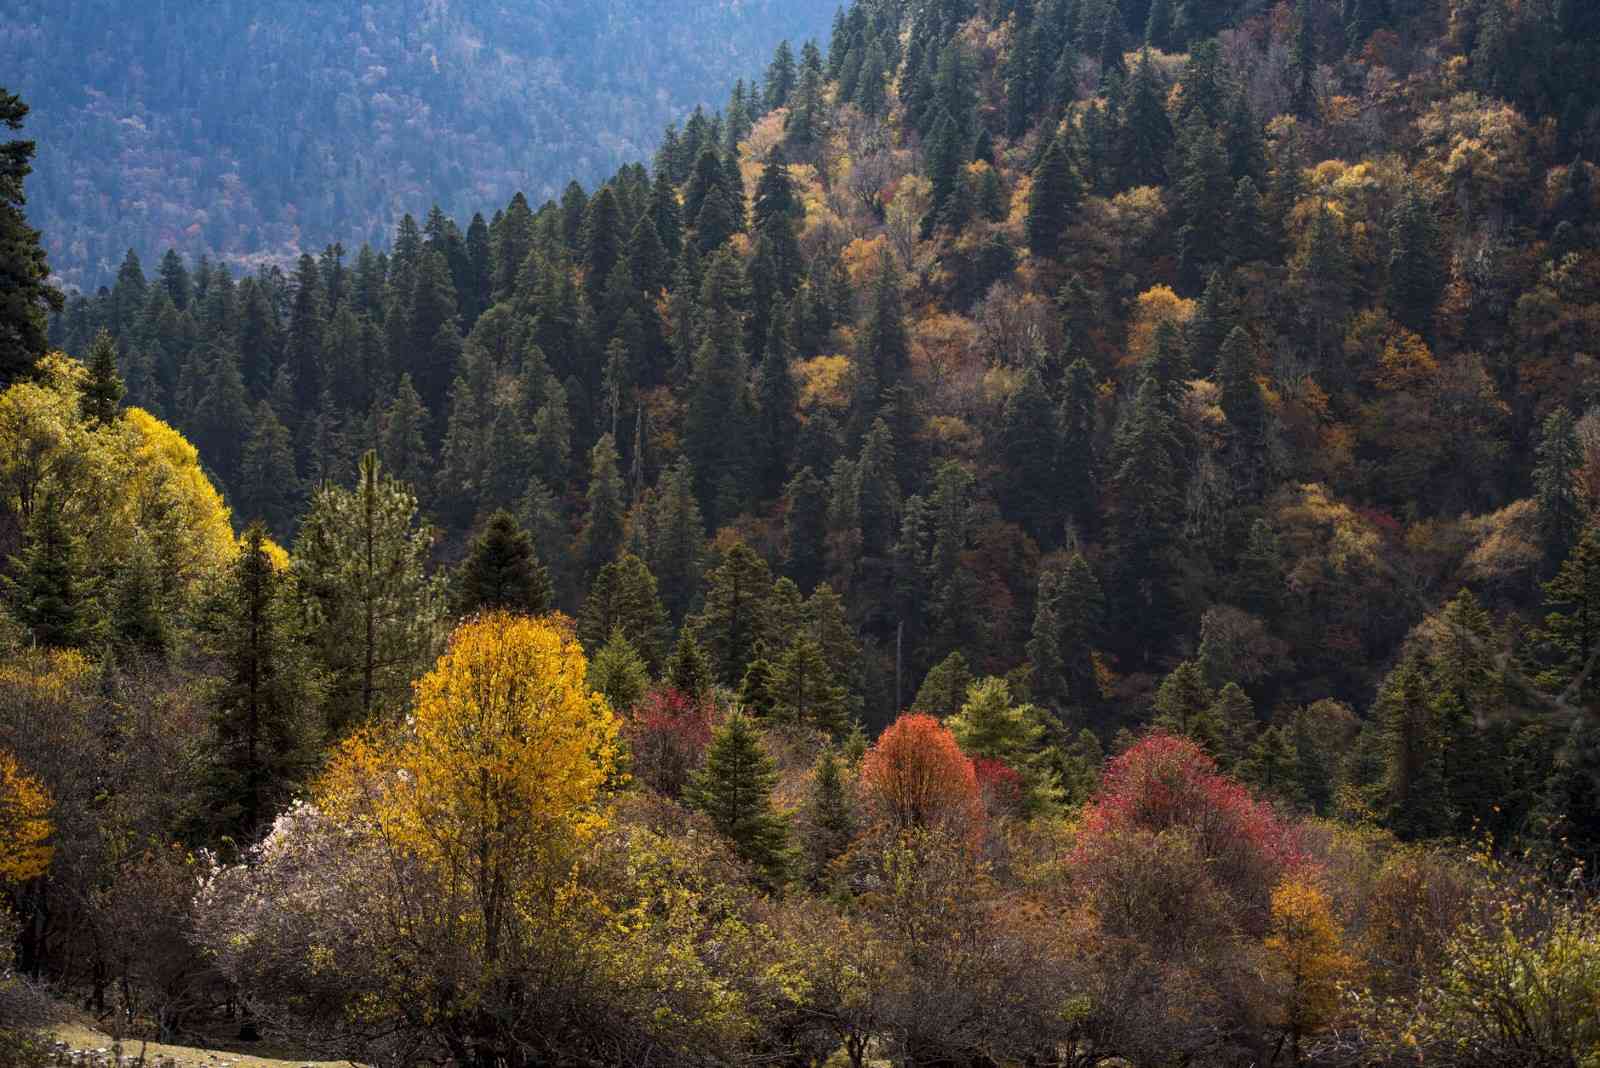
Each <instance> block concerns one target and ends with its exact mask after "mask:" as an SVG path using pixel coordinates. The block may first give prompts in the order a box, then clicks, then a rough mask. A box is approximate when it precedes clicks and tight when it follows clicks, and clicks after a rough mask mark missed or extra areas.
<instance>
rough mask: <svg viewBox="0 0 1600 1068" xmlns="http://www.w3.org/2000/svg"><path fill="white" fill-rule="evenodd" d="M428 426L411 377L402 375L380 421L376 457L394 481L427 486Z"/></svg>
mask: <svg viewBox="0 0 1600 1068" xmlns="http://www.w3.org/2000/svg"><path fill="white" fill-rule="evenodd" d="M427 424H428V413H427V411H426V410H424V409H423V407H422V398H421V397H419V396H418V395H417V391H416V388H415V387H414V386H413V385H412V384H411V375H410V374H403V375H401V376H400V385H399V386H398V387H397V388H396V390H395V395H394V400H393V401H392V402H391V403H390V404H389V407H388V409H387V410H385V411H384V413H383V416H382V418H381V419H380V420H379V424H378V457H379V459H381V460H382V461H383V466H384V467H385V468H386V469H387V470H388V471H390V472H391V473H392V474H393V476H394V478H395V479H396V480H397V481H399V482H403V483H405V484H406V485H409V486H413V487H417V486H422V485H424V484H426V482H427V480H428V478H429V476H430V475H431V473H432V472H433V450H432V449H431V448H429V446H428V441H427V437H426V429H427Z"/></svg>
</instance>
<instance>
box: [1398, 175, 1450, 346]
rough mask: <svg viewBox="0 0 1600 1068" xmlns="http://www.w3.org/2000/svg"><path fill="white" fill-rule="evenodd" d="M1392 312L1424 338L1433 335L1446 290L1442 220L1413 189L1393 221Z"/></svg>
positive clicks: (1407, 194) (1418, 192) (1404, 324)
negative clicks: (1435, 315)
mask: <svg viewBox="0 0 1600 1068" xmlns="http://www.w3.org/2000/svg"><path fill="white" fill-rule="evenodd" d="M1389 247H1390V251H1389V276H1388V288H1387V290H1386V291H1385V296H1386V297H1387V299H1388V303H1389V311H1390V314H1392V315H1393V316H1394V317H1395V319H1396V320H1397V321H1398V322H1399V323H1401V324H1402V325H1403V326H1405V327H1407V328H1408V329H1410V330H1414V331H1415V332H1416V333H1418V334H1420V335H1422V336H1423V337H1424V338H1429V337H1431V336H1432V334H1433V313H1434V309H1435V308H1436V307H1437V306H1438V304H1439V297H1440V295H1441V294H1443V292H1444V285H1445V281H1446V279H1445V264H1444V248H1443V245H1442V242H1441V239H1440V235H1439V220H1438V218H1437V217H1436V216H1435V215H1434V212H1433V207H1432V205H1431V204H1429V203H1428V201H1427V199H1426V198H1425V197H1424V196H1423V195H1422V193H1421V191H1419V190H1417V189H1411V190H1408V191H1407V192H1406V195H1405V197H1404V198H1403V199H1402V200H1401V202H1400V204H1399V205H1398V206H1397V207H1396V208H1395V211H1394V215H1393V217H1392V219H1391V221H1390V224H1389Z"/></svg>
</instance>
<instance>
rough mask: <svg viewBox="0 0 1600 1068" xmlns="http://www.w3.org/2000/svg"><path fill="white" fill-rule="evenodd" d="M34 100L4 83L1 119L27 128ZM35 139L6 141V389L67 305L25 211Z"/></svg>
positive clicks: (1, 266) (2, 336)
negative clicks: (55, 315)
mask: <svg viewBox="0 0 1600 1068" xmlns="http://www.w3.org/2000/svg"><path fill="white" fill-rule="evenodd" d="M27 117H28V105H27V104H24V103H23V102H22V98H21V97H19V96H17V95H16V94H14V93H8V92H6V91H5V90H4V89H0V124H3V125H4V126H5V128H6V129H7V130H11V131H16V130H20V129H22V123H23V120H24V119H26V118H27ZM33 153H34V143H33V142H32V141H24V140H21V139H20V138H13V139H12V140H9V141H6V142H4V143H0V250H3V251H0V278H3V279H4V284H0V390H3V389H5V388H6V387H7V386H9V385H11V383H13V382H15V381H17V380H18V379H20V378H24V377H26V376H27V375H28V374H29V373H30V372H31V371H32V370H33V365H34V363H35V362H36V361H37V360H38V359H39V357H41V356H43V355H44V353H45V349H46V348H47V345H48V339H47V336H46V328H47V324H48V318H49V315H50V313H51V312H59V311H61V309H62V308H63V307H64V306H65V298H64V297H63V296H62V294H61V291H60V290H58V289H56V288H55V287H54V286H52V285H51V284H50V267H49V265H48V264H47V263H46V261H45V253H44V246H43V245H42V244H41V243H40V240H39V236H40V235H39V231H37V230H35V229H33V228H32V227H31V226H29V225H28V220H27V217H26V216H25V215H24V214H23V211H22V209H23V205H24V204H26V203H27V197H26V196H25V195H24V194H23V181H24V179H26V178H27V177H28V175H29V173H31V172H32V170H33V163H32V161H33Z"/></svg>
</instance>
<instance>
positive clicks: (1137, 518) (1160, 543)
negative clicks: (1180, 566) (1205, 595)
mask: <svg viewBox="0 0 1600 1068" xmlns="http://www.w3.org/2000/svg"><path fill="white" fill-rule="evenodd" d="M1177 451H1178V445H1177V438H1176V435H1175V433H1174V430H1173V425H1172V419H1171V416H1169V415H1168V414H1167V412H1166V409H1165V406H1164V404H1163V401H1162V395H1161V386H1160V383H1158V382H1157V381H1156V380H1155V379H1154V378H1153V377H1149V376H1147V377H1146V378H1145V379H1144V382H1143V383H1142V384H1141V385H1140V387H1139V392H1138V394H1137V396H1136V397H1135V398H1134V404H1133V411H1132V413H1131V414H1130V415H1129V416H1128V418H1127V423H1126V426H1125V427H1124V428H1123V432H1122V434H1121V435H1120V438H1119V440H1118V442H1117V445H1116V449H1115V452H1114V454H1113V457H1112V470H1113V473H1112V486H1111V488H1112V493H1113V495H1114V499H1115V501H1116V508H1115V511H1114V512H1113V515H1112V528H1111V537H1112V544H1113V546H1114V547H1115V549H1116V555H1117V569H1118V570H1117V582H1116V584H1115V589H1114V590H1113V592H1112V596H1111V601H1112V603H1113V604H1114V605H1115V606H1116V609H1117V611H1118V614H1119V616H1120V617H1121V618H1123V619H1126V620H1129V621H1134V620H1137V621H1138V623H1139V626H1140V628H1141V630H1142V631H1143V633H1144V641H1143V642H1142V644H1144V645H1146V646H1148V645H1149V644H1151V643H1153V642H1154V641H1155V640H1156V638H1155V636H1156V635H1164V634H1165V633H1167V631H1168V629H1169V628H1170V627H1171V625H1172V623H1173V620H1172V618H1171V614H1172V612H1173V610H1174V606H1173V603H1172V590H1171V582H1172V563H1171V560H1170V558H1169V554H1170V551H1171V546H1172V541H1173V536H1174V531H1175V530H1176V528H1177V524H1178V520H1179V517H1180V515H1181V514H1182V507H1183V505H1182V496H1181V493H1180V490H1179V472H1178V470H1177V468H1176V467H1175V466H1174V464H1173V456H1174V455H1175V454H1176V453H1177Z"/></svg>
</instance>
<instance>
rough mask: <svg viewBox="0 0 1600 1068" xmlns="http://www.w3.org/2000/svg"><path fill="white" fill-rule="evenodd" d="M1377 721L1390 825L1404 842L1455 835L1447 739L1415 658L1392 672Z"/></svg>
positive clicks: (1375, 713)
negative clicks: (1448, 794)
mask: <svg viewBox="0 0 1600 1068" xmlns="http://www.w3.org/2000/svg"><path fill="white" fill-rule="evenodd" d="M1373 717H1374V719H1375V721H1376V722H1377V724H1378V725H1379V729H1380V730H1381V731H1382V738H1383V746H1384V765H1385V770H1384V796H1385V800H1386V802H1387V805H1388V821H1389V824H1390V826H1392V827H1393V828H1394V830H1395V832H1396V833H1397V834H1399V835H1400V836H1401V837H1403V838H1430V837H1433V836H1435V835H1438V834H1443V833H1445V831H1447V830H1448V829H1449V826H1450V817H1449V810H1448V804H1447V798H1446V795H1445V788H1444V781H1443V762H1442V755H1443V752H1442V744H1441V743H1442V739H1441V737H1440V733H1439V725H1438V722H1437V718H1436V716H1435V712H1434V707H1433V704H1432V702H1431V700H1430V681H1429V679H1428V678H1427V674H1426V672H1425V670H1424V668H1423V665H1422V664H1421V663H1419V662H1418V659H1417V658H1416V657H1415V656H1408V657H1407V658H1406V659H1404V660H1402V661H1401V662H1400V664H1399V665H1398V666H1396V667H1395V669H1394V670H1393V671H1391V672H1390V673H1389V675H1388V677H1387V678H1386V679H1384V681H1383V686H1382V687H1381V688H1380V689H1379V691H1378V700H1377V704H1376V705H1375V706H1374V707H1373Z"/></svg>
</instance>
